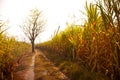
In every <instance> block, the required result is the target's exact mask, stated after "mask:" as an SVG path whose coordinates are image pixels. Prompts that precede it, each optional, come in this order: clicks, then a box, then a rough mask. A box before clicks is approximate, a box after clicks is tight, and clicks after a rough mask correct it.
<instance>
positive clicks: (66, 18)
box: [0, 0, 94, 43]
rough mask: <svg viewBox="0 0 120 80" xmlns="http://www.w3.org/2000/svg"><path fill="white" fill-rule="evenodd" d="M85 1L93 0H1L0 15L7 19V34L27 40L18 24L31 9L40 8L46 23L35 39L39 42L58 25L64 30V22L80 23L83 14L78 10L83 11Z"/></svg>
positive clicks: (50, 36)
mask: <svg viewBox="0 0 120 80" xmlns="http://www.w3.org/2000/svg"><path fill="white" fill-rule="evenodd" d="M86 1H87V2H88V3H90V2H91V3H92V2H93V1H94V0H84V1H81V0H51V1H50V2H49V1H48V0H44V1H42V0H1V2H0V3H1V4H0V5H1V6H0V15H1V17H3V19H5V20H6V21H8V26H9V27H10V28H9V29H8V30H7V33H8V35H9V36H13V37H15V38H16V39H17V40H18V41H24V40H25V41H27V42H29V41H28V39H27V38H26V36H25V35H24V33H23V32H22V31H21V30H20V27H19V25H21V24H22V23H23V22H24V20H25V19H26V16H28V14H29V11H30V10H31V9H33V8H38V9H40V10H42V11H43V13H44V16H45V19H46V20H47V23H46V25H45V29H44V32H43V33H40V35H39V37H37V39H36V43H40V42H44V41H47V40H50V39H51V38H52V37H53V35H54V33H55V31H56V30H57V29H58V27H59V26H60V31H62V30H64V29H65V28H66V22H68V23H72V22H73V20H75V21H77V23H76V24H78V25H81V24H82V23H83V22H84V17H85V15H83V14H82V13H81V12H80V11H82V12H84V11H85V9H84V7H85V2H86ZM21 5H22V6H21ZM71 5H72V6H71ZM73 18H74V19H73Z"/></svg>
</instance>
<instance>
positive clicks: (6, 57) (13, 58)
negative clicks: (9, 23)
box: [0, 23, 30, 80]
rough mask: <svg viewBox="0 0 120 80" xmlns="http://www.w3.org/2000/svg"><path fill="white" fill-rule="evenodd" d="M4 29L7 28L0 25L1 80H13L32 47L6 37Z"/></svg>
mask: <svg viewBox="0 0 120 80" xmlns="http://www.w3.org/2000/svg"><path fill="white" fill-rule="evenodd" d="M2 27H5V26H4V25H2V23H0V32H1V33H0V80H13V77H14V72H15V70H16V68H17V66H18V65H19V63H20V62H21V60H22V57H23V56H24V55H25V54H26V52H28V51H29V48H30V45H29V44H28V43H25V42H18V41H17V40H15V38H14V37H8V36H6V35H7V34H5V33H4V32H5V30H3V28H2Z"/></svg>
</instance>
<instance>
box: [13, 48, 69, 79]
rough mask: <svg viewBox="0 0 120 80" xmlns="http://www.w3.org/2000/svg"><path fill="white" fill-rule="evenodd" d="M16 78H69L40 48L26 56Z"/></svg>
mask: <svg viewBox="0 0 120 80" xmlns="http://www.w3.org/2000/svg"><path fill="white" fill-rule="evenodd" d="M14 76H15V77H14V80H68V79H67V77H66V76H65V75H64V74H63V73H62V72H60V71H59V69H58V68H57V67H55V66H54V65H53V63H52V62H50V61H49V60H48V59H47V58H46V56H45V55H44V54H43V53H42V52H41V51H39V50H36V53H35V54H32V53H31V54H27V55H25V56H24V59H23V60H22V63H21V64H20V65H19V66H18V69H17V72H16V73H15V75H14Z"/></svg>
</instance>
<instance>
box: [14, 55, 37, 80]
mask: <svg viewBox="0 0 120 80" xmlns="http://www.w3.org/2000/svg"><path fill="white" fill-rule="evenodd" d="M36 55H37V54H36V53H35V54H32V53H31V54H27V55H25V56H24V59H23V60H22V62H21V64H20V65H19V66H18V69H17V72H16V73H15V77H14V80H34V65H35V56H36Z"/></svg>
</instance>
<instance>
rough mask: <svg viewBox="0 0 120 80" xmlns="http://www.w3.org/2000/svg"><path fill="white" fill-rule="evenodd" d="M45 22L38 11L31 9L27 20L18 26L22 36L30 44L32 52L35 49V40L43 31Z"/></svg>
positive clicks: (41, 13)
mask: <svg viewBox="0 0 120 80" xmlns="http://www.w3.org/2000/svg"><path fill="white" fill-rule="evenodd" d="M44 25H45V20H44V16H43V12H42V11H39V10H38V9H32V10H31V11H30V15H29V17H28V18H27V20H26V21H25V22H24V23H23V25H22V26H20V27H21V28H22V30H23V32H24V34H25V35H26V36H27V37H28V39H29V40H30V41H31V44H32V52H34V49H35V39H36V37H37V36H38V35H39V34H40V33H41V32H42V31H43V26H44Z"/></svg>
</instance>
